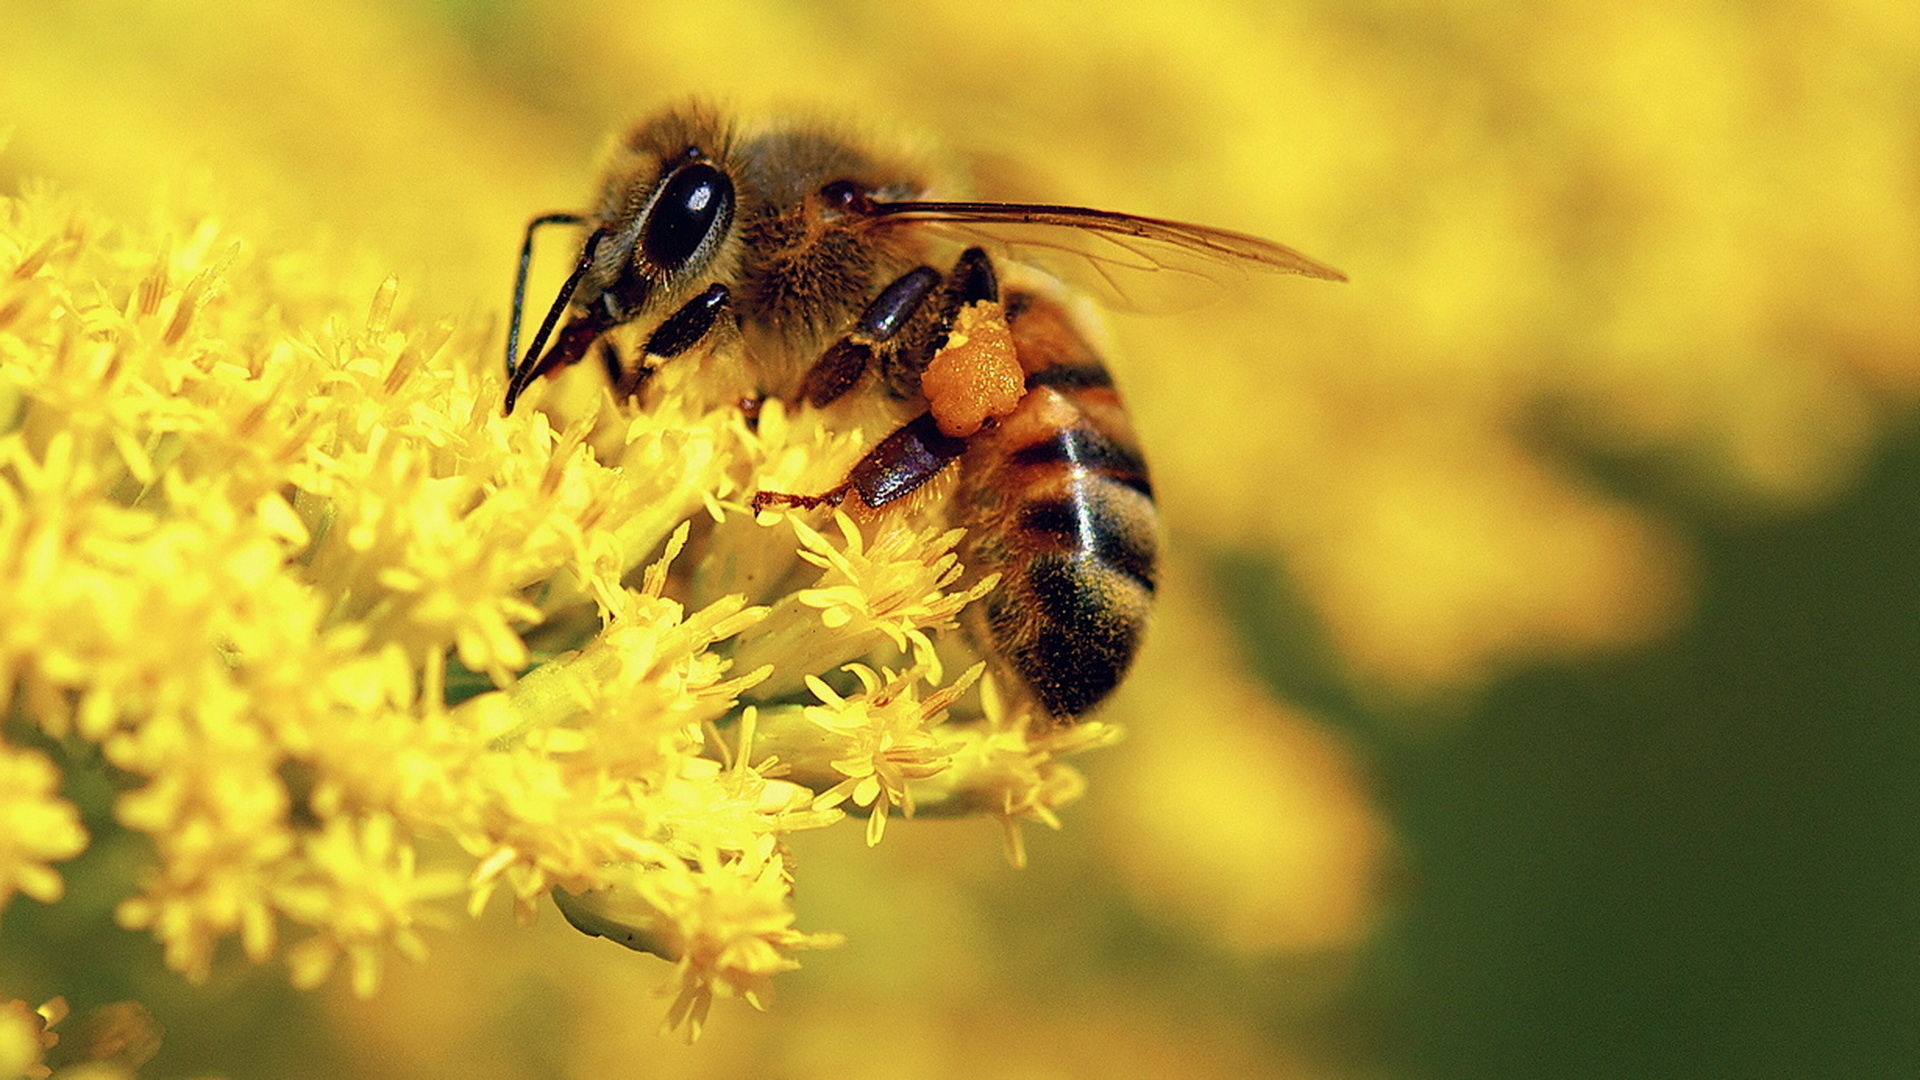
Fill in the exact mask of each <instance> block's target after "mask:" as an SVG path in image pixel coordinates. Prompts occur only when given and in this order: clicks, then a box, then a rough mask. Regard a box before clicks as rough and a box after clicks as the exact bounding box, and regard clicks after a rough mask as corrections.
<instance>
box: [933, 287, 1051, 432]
mask: <svg viewBox="0 0 1920 1080" xmlns="http://www.w3.org/2000/svg"><path fill="white" fill-rule="evenodd" d="M1026 390H1027V381H1026V374H1025V372H1023V371H1021V370H1020V358H1019V356H1018V354H1017V353H1016V351H1015V349H1014V347H1013V333H1012V332H1011V331H1009V330H1008V329H1007V319H1006V315H1005V313H1004V312H1003V311H1002V310H1001V307H1000V305H999V303H997V302H994V301H989V300H982V301H980V302H979V303H975V304H968V305H967V306H966V307H964V308H961V309H960V314H959V317H958V318H956V319H955V320H954V323H953V332H952V333H951V334H949V335H948V336H947V344H946V347H945V348H943V349H941V350H940V352H939V353H937V354H936V355H935V356H934V358H933V361H932V362H931V363H929V364H928V365H927V370H926V371H924V372H922V373H921V375H920V392H921V393H922V394H924V395H925V396H926V399H927V408H928V410H929V411H931V412H932V413H933V419H934V422H935V423H936V424H939V425H940V430H941V432H942V433H944V434H947V435H950V436H952V437H954V438H956V439H964V438H966V437H967V436H969V435H972V434H973V433H974V432H976V431H979V430H980V426H981V425H982V424H985V423H986V422H987V421H988V420H994V419H998V418H999V417H1002V416H1005V415H1007V414H1008V413H1011V412H1012V411H1013V410H1014V407H1015V406H1017V405H1019V404H1020V398H1021V397H1022V396H1023V395H1024V394H1025V393H1026Z"/></svg>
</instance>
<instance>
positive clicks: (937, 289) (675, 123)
mask: <svg viewBox="0 0 1920 1080" xmlns="http://www.w3.org/2000/svg"><path fill="white" fill-rule="evenodd" d="M927 192H928V184H927V181H926V180H925V178H924V177H923V176H922V175H921V174H920V173H919V171H918V170H916V169H915V168H914V167H912V166H911V165H909V164H906V163H904V162H902V161H898V160H894V159H892V158H890V157H888V156H886V155H884V154H882V153H879V152H876V151H873V150H870V149H868V148H866V147H864V146H862V145H858V144H856V143H855V142H854V141H852V140H849V139H846V138H843V137H841V136H839V135H836V134H833V133H831V132H828V131H825V130H820V129H814V128H808V127H790V128H775V129H771V130H768V131H765V132H762V133H757V134H751V135H745V136H742V135H737V134H736V133H735V131H734V130H733V129H732V128H731V127H730V126H729V125H728V124H727V123H725V122H724V121H723V120H722V119H721V118H720V117H719V116H718V115H717V114H715V113H714V112H712V111H709V110H707V109H705V108H703V107H699V106H692V107H684V108H679V109H674V110H671V111H668V112H665V113H662V114H660V115H658V116H655V117H653V118H652V119H649V120H647V121H645V122H642V123H640V124H638V125H636V126H635V127H633V128H632V129H631V130H629V131H628V132H627V133H626V135H625V136H624V137H623V138H622V139H621V140H620V141H619V143H618V145H617V147H616V148H615V151H614V154H613V160H612V162H611V164H610V165H609V166H608V168H607V170H606V174H605V176H604V177H603V179H602V180H601V183H600V189H599V196H598V198H597V199H596V201H595V203H594V206H593V209H592V210H591V211H588V212H586V213H571V212H558V213H549V214H543V215H540V216H538V217H536V218H534V219H533V220H532V221H531V222H530V223H529V224H528V226H527V231H526V234H525V237H524V239H523V241H522V244H521V248H520V258H519V266H518V272H517V273H516V275H515V279H514V291H513V309H512V318H511V320H510V323H509V329H508V333H507V356H506V360H507V369H508V379H507V390H506V401H505V408H506V411H507V412H508V413H511V412H512V411H513V408H514V405H515V403H516V402H517V401H518V400H519V399H520V397H521V395H522V394H523V393H524V392H525V391H526V390H527V388H528V387H529V386H531V385H532V384H533V382H534V380H536V379H539V378H540V377H542V376H544V375H548V374H551V373H553V372H555V371H558V370H559V369H561V368H564V367H566V366H568V365H571V364H574V363H577V362H579V361H580V360H582V359H583V358H584V357H585V356H586V354H587V353H588V351H589V350H590V349H592V348H593V347H594V346H595V345H596V343H597V344H598V346H599V352H600V357H601V360H602V362H603V363H604V364H605V366H606V371H607V377H608V379H609V380H610V381H611V382H612V384H613V388H614V392H615V394H616V396H620V397H623V398H624V397H635V396H637V395H639V393H640V392H641V390H642V389H643V388H644V386H645V384H646V382H647V380H648V378H649V377H650V376H651V375H652V374H653V373H654V371H655V370H656V368H657V367H658V366H659V365H660V364H662V363H664V362H666V361H669V360H671V359H673V358H674V357H676V356H680V355H682V354H684V353H686V352H688V351H689V350H691V349H693V348H694V347H695V346H697V345H700V344H701V343H702V342H703V341H710V340H711V339H712V337H713V335H716V334H729V335H737V336H738V340H739V344H740V347H741V349H743V350H744V354H745V357H746V362H747V365H748V368H749V370H751V371H752V372H753V373H755V376H756V378H757V380H758V384H759V385H758V387H757V389H758V392H759V393H761V394H765V395H771V396H777V397H781V398H784V399H788V400H794V401H799V402H804V403H805V404H807V405H809V406H812V407H815V408H821V407H825V406H828V405H830V404H831V403H833V402H835V401H836V400H839V399H840V398H842V397H843V396H845V395H848V394H853V393H856V392H857V393H881V394H885V395H888V396H889V397H890V398H892V399H894V400H896V401H897V402H899V403H900V415H902V416H911V417H912V418H911V419H908V420H906V422H905V423H903V424H901V425H900V426H899V427H898V428H897V429H896V430H894V431H893V432H892V433H891V434H889V435H888V436H886V437H885V438H884V439H882V440H881V441H880V442H879V443H878V444H876V445H875V446H874V447H873V448H872V449H871V450H870V451H868V452H867V454H866V455H865V456H864V457H863V458H861V459H860V460H859V462H858V463H856V464H855V465H854V466H853V468H852V470H851V471H850V472H849V473H848V474H847V476H846V477H845V479H844V480H843V481H842V482H841V483H839V484H838V485H836V486H835V487H833V488H832V489H830V490H828V491H826V492H822V493H817V494H796V493H786V492H770V491H762V492H759V493H758V494H756V495H755V496H754V499H753V506H754V509H755V510H756V511H758V510H761V509H764V508H766V507H768V506H774V505H792V506H800V507H810V506H819V505H825V504H829V503H835V504H837V503H839V502H841V501H843V500H846V499H855V500H858V502H859V503H860V504H861V506H863V507H865V508H867V509H869V510H879V509H881V508H883V507H887V506H889V505H890V504H893V503H895V502H896V500H900V499H902V498H903V497H905V496H907V495H909V494H910V493H912V492H914V491H916V490H917V489H920V488H921V487H922V486H923V485H925V484H926V483H927V482H928V481H929V480H932V479H933V478H934V477H935V476H936V475H938V474H939V473H941V472H942V471H943V470H945V469H947V468H948V467H949V466H952V465H953V464H954V463H955V462H958V463H959V466H958V467H959V470H960V481H959V484H958V486H957V488H956V494H955V495H954V496H953V502H952V513H953V516H954V518H955V520H956V521H957V522H959V523H961V524H964V525H966V526H967V530H968V532H967V537H968V539H967V544H968V547H967V549H966V550H965V552H964V553H963V557H964V559H965V561H966V563H967V565H968V566H969V568H970V572H972V573H974V574H976V575H984V574H986V573H989V572H996V571H997V572H998V573H1000V575H1001V581H1000V585H999V586H998V588H996V589H995V590H994V591H993V592H992V593H991V594H990V595H988V596H987V597H986V599H985V600H984V602H983V603H982V604H979V605H975V608H976V609H978V613H977V614H976V615H974V616H973V618H974V619H975V623H974V625H973V626H972V627H971V628H970V629H971V630H972V632H973V633H975V634H976V635H977V636H979V637H981V638H982V639H983V640H984V641H985V642H986V643H988V644H989V645H990V650H989V651H990V652H991V653H993V654H994V656H995V657H996V659H997V661H998V665H999V668H1000V670H1001V672H1002V674H1003V676H1007V677H1011V679H1012V680H1013V682H1014V684H1015V685H1017V686H1019V687H1024V688H1025V690H1026V691H1027V693H1028V694H1029V695H1030V698H1031V700H1032V701H1033V702H1034V703H1035V704H1036V705H1037V706H1038V707H1039V709H1040V710H1042V711H1043V712H1044V714H1045V716H1046V717H1048V718H1051V720H1052V722H1054V723H1057V724H1065V723H1072V722H1074V721H1075V720H1078V719H1079V718H1080V717H1082V716H1083V715H1085V714H1086V713H1087V712H1088V711H1089V710H1091V709H1092V708H1093V707H1094V706H1096V705H1098V704H1099V703H1100V702H1101V701H1102V700H1104V699H1105V698H1106V697H1107V696H1108V694H1110V693H1111V692H1112V691H1113V689H1114V688H1115V687H1116V686H1117V685H1118V684H1119V682H1120V680H1121V678H1122V677H1123V676H1124V675H1125V673H1126V670H1127V668H1128V666H1129V665H1130V664H1131V663H1132V661H1133V657H1134V654H1135V653H1136V652H1137V650H1138V648H1139V645H1140V641H1141V638H1142V635H1143V634H1144V632H1145V629H1146V625H1147V621H1148V616H1149V613H1150V610H1151V605H1152V599H1153V593H1154V588H1155V578H1156V571H1155V567H1156V562H1157V538H1156V537H1157V531H1158V517H1157V515H1156V513H1155V510H1154V504H1153V488H1152V485H1151V483H1150V482H1149V480H1148V476H1147V465H1146V461H1145V459H1144V458H1143V457H1142V456H1141V453H1140V448H1139V444H1138V441H1137V440H1136V438H1135V436H1134V432H1133V427H1132V425H1131V424H1130V423H1129V422H1128V419H1127V414H1126V412H1125V410H1124V409H1123V408H1122V406H1121V403H1120V397H1119V394H1118V393H1117V392H1116V391H1115V389H1114V386H1113V380H1112V378H1111V376H1109V374H1108V372H1107V368H1106V365H1105V364H1103V363H1102V362H1101V359H1100V356H1099V355H1098V353H1097V352H1096V351H1095V350H1094V349H1093V348H1092V346H1090V345H1089V344H1088V340H1087V336H1086V335H1085V334H1084V333H1083V332H1082V331H1081V330H1080V328H1079V327H1078V326H1077V324H1076V322H1075V319H1074V317H1073V316H1072V315H1071V314H1070V312H1069V310H1068V307H1067V305H1066V304H1065V303H1064V302H1063V301H1062V299H1061V298H1060V297H1059V296H1058V295H1057V294H1056V293H1052V292H1049V291H1047V290H1042V289H1038V288H1010V289H1003V288H1002V286H1001V278H1002V277H1003V276H1006V275H1005V274H1003V273H1002V272H1000V271H999V270H998V269H997V268H996V261H995V258H994V257H993V256H990V255H989V254H988V247H989V246H992V247H995V248H996V249H999V250H1006V249H1007V248H1008V247H1009V245H1014V246H1017V245H1023V244H1024V245H1028V246H1040V247H1045V248H1051V249H1055V250H1056V251H1064V252H1067V253H1069V254H1070V255H1072V256H1074V257H1076V258H1078V259H1082V260H1086V261H1087V262H1089V263H1091V264H1092V265H1093V266H1094V267H1095V269H1097V270H1099V271H1100V272H1101V273H1102V274H1108V273H1109V272H1110V271H1111V270H1112V269H1113V268H1116V267H1122V268H1126V267H1130V268H1131V269H1132V270H1147V271H1151V270H1154V269H1156V268H1162V267H1165V268H1174V267H1176V266H1188V265H1191V264H1192V263H1194V262H1196V261H1198V262H1200V263H1211V264H1217V265H1219V266H1238V267H1243V268H1249V269H1258V270H1266V271H1274V272H1280V273H1290V274H1302V275H1305V276H1307V277H1314V278H1322V279H1327V280H1332V281H1341V280H1345V279H1344V276H1343V275H1342V274H1341V273H1340V272H1339V271H1337V270H1334V269H1333V268H1331V267H1329V266H1326V265H1324V264H1322V263H1319V262H1316V261H1314V260H1313V259H1310V258H1308V257H1307V256H1305V255H1302V254H1300V253H1299V252H1297V251H1294V250H1292V249H1290V248H1287V247H1283V246H1281V245H1279V244H1275V243H1272V242H1270V241H1267V240H1262V239H1259V238H1257V237H1253V236H1248V235H1245V234H1242V233H1236V232H1230V231H1227V230H1224V229H1215V228H1209V227H1206V226H1201V225H1189V224H1183V223H1180V222H1173V221H1164V220H1160V219H1157V218H1148V217H1139V216H1135V215H1132V214H1122V213H1115V212H1111V211H1105V210H1093V209H1085V208H1080V207H1071V206H1054V205H1045V204H1029V203H995V202H936V201H929V200H927V199H926V198H925V196H926V194H927ZM549 225H574V226H584V227H586V228H587V230H588V231H587V236H586V239H585V241H584V243H583V244H582V245H581V248H580V252H579V255H578V257H577V258H576V259H575V261H574V264H573V269H572V272H571V273H570V274H569V275H568V277H567V278H566V281H565V283H564V284H563V285H562V286H561V288H560V291H559V294H558V295H557V296H556V297H555V298H554V301H553V303H552V305H551V306H550V307H549V308H548V310H547V313H546V316H545V318H544V319H543V320H542V321H541V323H540V326H539V328H538V330H537V331H536V332H535V333H534V336H533V340H532V342H531V344H530V345H529V346H528V348H527V350H526V352H525V354H524V355H522V354H521V353H520V351H519V337H520V324H521V311H522V305H523V303H524V300H525V295H526V279H527V266H528V261H529V259H530V257H531V253H532V249H533V239H534V234H535V232H536V231H537V230H539V229H541V228H543V227H546V226H549ZM943 242H945V243H947V244H950V245H951V246H952V247H961V248H963V250H961V251H960V253H959V255H958V257H957V258H956V259H954V261H953V262H951V263H950V264H949V269H947V270H945V271H944V272H943V271H941V270H939V269H936V268H935V266H934V265H933V260H934V257H935V252H936V251H937V250H938V247H937V245H939V244H941V243H943ZM563 317H565V318H566V321H565V323H564V325H562V323H561V320H562V318H563ZM627 324H635V325H636V326H640V327H648V328H650V329H648V331H647V334H646V337H645V339H644V344H643V345H642V347H641V350H640V352H641V355H639V356H638V357H635V358H634V359H633V360H632V361H631V362H627V361H624V360H623V359H622V358H621V357H620V355H619V353H618V350H617V349H615V348H614V346H613V345H612V344H611V342H609V341H608V340H607V338H606V335H607V332H608V331H610V330H612V329H613V328H615V327H620V326H624V325H627ZM549 341H551V343H552V344H551V347H550V348H549V347H548V342H549ZM543 350H544V351H543Z"/></svg>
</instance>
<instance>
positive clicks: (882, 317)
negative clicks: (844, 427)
mask: <svg viewBox="0 0 1920 1080" xmlns="http://www.w3.org/2000/svg"><path fill="white" fill-rule="evenodd" d="M939 284H940V272H939V271H937V270H935V269H934V268H933V267H931V266H916V267H914V268H913V269H911V270H909V271H907V272H906V273H904V274H901V275H900V276H899V277H897V278H894V279H893V282H892V284H890V285H888V286H887V287H886V288H884V289H881V290H880V295H878V296H876V297H874V298H873V302H872V303H870V304H868V305H867V309H866V310H865V311H863V312H861V313H860V318H859V319H858V320H857V321H855V322H854V324H853V329H851V330H849V331H847V332H846V333H845V334H843V335H841V337H840V340H838V341H836V342H834V343H833V344H832V345H830V346H828V347H827V351H826V352H825V353H822V354H821V356H820V359H819V360H817V361H815V362H814V365H813V367H811V368H809V369H807V374H806V377H805V378H803V379H801V380H800V397H801V398H802V399H803V400H805V401H806V403H807V404H809V405H812V406H814V407H815V408H818V407H820V406H822V405H826V404H828V403H829V402H832V401H836V400H838V399H839V398H840V396H841V395H842V394H845V393H846V392H847V391H849V390H851V389H853V387H854V384H855V383H858V382H859V381H860V376H862V375H865V374H866V373H867V368H868V367H869V366H870V365H872V363H873V350H874V347H875V346H876V345H882V344H885V343H886V342H887V341H889V340H891V339H892V338H893V336H894V335H895V334H897V333H899V332H900V328H901V327H903V326H905V325H906V324H907V323H908V322H909V321H910V320H911V319H912V318H913V316H914V314H915V313H916V312H918V311H919V310H920V306H921V305H922V304H924V303H926V300H927V297H928V296H930V295H932V293H933V290H934V287H935V286H937V285H939Z"/></svg>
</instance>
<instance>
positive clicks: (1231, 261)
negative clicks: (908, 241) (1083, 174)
mask: <svg viewBox="0 0 1920 1080" xmlns="http://www.w3.org/2000/svg"><path fill="white" fill-rule="evenodd" d="M868 213H870V214H871V215H872V216H873V217H874V219H875V220H876V221H877V222H878V223H881V224H901V225H906V224H913V225H916V226H918V227H920V228H925V229H929V230H931V231H934V232H939V233H942V234H945V235H947V236H950V237H952V238H953V239H955V240H957V241H959V242H961V243H976V244H981V245H982V246H985V247H987V248H989V249H997V251H996V253H997V254H1000V255H1003V256H1006V257H1009V258H1011V259H1013V260H1014V261H1016V262H1023V263H1031V264H1034V265H1038V266H1040V267H1042V268H1044V269H1047V270H1050V271H1053V272H1054V273H1056V274H1058V275H1059V276H1060V277H1061V278H1062V279H1063V280H1065V281H1067V282H1068V283H1069V284H1071V285H1074V286H1076V287H1078V288H1081V289H1083V290H1084V291H1086V292H1088V293H1089V294H1091V295H1093V296H1094V297H1095V298H1097V299H1099V300H1101V301H1103V302H1105V303H1106V304H1108V305H1109V306H1111V307H1116V308H1119V309H1122V310H1134V311H1167V310H1178V309H1180V308H1184V307H1192V306H1195V305H1196V304H1199V303H1204V302H1206V301H1207V300H1209V299H1213V298H1215V297H1217V296H1219V295H1220V293H1221V291H1222V286H1223V285H1225V284H1228V283H1231V282H1232V281H1233V280H1234V279H1236V278H1241V277H1244V276H1246V275H1247V274H1249V273H1256V272H1264V273H1274V274H1300V275H1303V276H1305V277H1311V278H1320V279H1323V280H1326V281H1345V280H1346V279H1347V277H1346V275H1345V274H1342V273H1341V272H1340V271H1338V270H1335V269H1334V268H1333V267H1331V266H1328V265H1326V264H1325V263H1323V262H1320V261H1318V260H1316V259H1313V258H1310V257H1308V256H1306V255H1303V254H1301V253H1300V252H1298V251H1295V250H1294V249H1292V248H1290V247H1287V246H1285V245H1284V244H1276V243H1274V242H1273V241H1271V240H1264V239H1261V238H1260V237H1258V236H1250V235H1248V234H1246V233H1241V232H1234V231H1232V230H1230V229H1216V228H1212V227H1210V226H1206V225H1193V224H1189V223H1187V222H1182V221H1168V220H1165V219H1163V218H1150V217H1141V216H1139V215H1137V214H1122V213H1118V212H1115V211H1112V210H1093V209H1088V208H1085V207H1077V206H1052V205H1047V204H1040V203H984V202H897V203H874V204H871V205H870V208H869V209H868Z"/></svg>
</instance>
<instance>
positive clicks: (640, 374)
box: [601, 282, 733, 400]
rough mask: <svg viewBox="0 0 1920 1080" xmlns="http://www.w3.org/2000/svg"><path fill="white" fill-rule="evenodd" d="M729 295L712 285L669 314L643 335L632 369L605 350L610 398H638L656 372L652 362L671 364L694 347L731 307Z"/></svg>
mask: <svg viewBox="0 0 1920 1080" xmlns="http://www.w3.org/2000/svg"><path fill="white" fill-rule="evenodd" d="M732 299H733V294H732V293H730V292H729V291H728V290H727V287H726V286H725V285H722V284H720V283H719V282H714V283H713V284H712V285H709V286H707V287H706V289H704V290H703V291H702V292H701V293H700V295H698V296H696V297H694V298H693V299H691V300H689V301H687V302H686V303H684V304H682V305H680V307H679V308H678V309H677V310H675V311H674V313H673V314H671V315H669V316H667V317H666V319H664V320H662V321H661V323H660V325H659V326H656V327H654V328H653V333H651V334H648V335H647V342H646V344H645V345H644V346H642V347H641V350H640V359H639V360H638V361H637V362H636V363H635V364H634V365H633V367H632V368H630V369H629V368H625V367H624V366H623V365H622V364H621V363H620V357H619V354H618V353H616V352H614V350H613V348H612V347H611V346H605V347H604V351H603V352H602V353H601V359H603V360H604V361H606V365H607V378H608V379H609V380H610V381H611V382H612V383H613V396H614V397H616V398H620V399H622V400H625V399H627V398H633V397H638V396H639V395H640V390H641V388H643V387H645V386H646V384H647V380H648V379H650V378H652V377H653V373H654V372H655V371H657V370H659V365H657V364H655V363H653V361H655V360H671V359H673V358H674V357H676V356H679V355H680V354H681V353H684V352H686V351H687V350H688V349H691V348H693V347H694V346H695V345H698V344H700V342H702V341H704V340H706V337H707V335H708V334H709V333H711V332H712V331H713V325H714V323H716V322H718V321H719V320H720V313H721V312H723V311H725V310H726V309H727V307H728V305H729V304H731V303H732Z"/></svg>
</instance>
